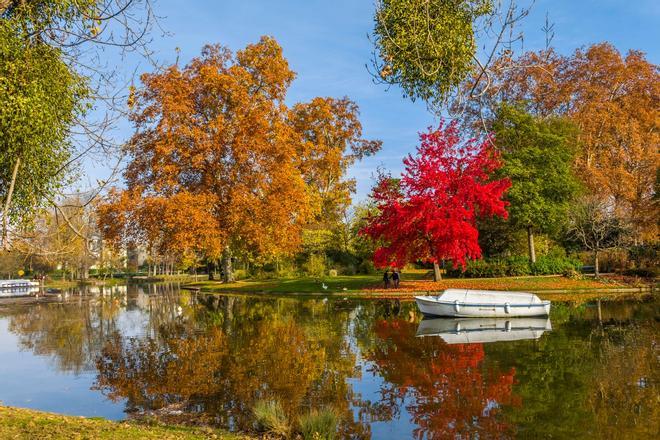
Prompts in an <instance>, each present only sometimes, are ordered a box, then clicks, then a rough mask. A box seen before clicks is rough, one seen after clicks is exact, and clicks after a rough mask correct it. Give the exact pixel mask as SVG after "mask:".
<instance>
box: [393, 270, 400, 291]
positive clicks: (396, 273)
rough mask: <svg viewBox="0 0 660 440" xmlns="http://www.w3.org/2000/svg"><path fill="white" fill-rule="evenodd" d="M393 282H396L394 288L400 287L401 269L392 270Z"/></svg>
mask: <svg viewBox="0 0 660 440" xmlns="http://www.w3.org/2000/svg"><path fill="white" fill-rule="evenodd" d="M392 282H394V288H395V289H398V288H399V271H398V270H396V269H394V271H393V272H392Z"/></svg>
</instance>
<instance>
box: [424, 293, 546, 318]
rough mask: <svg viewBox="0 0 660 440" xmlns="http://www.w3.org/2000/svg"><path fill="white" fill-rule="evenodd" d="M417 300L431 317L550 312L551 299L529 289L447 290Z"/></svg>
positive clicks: (540, 314)
mask: <svg viewBox="0 0 660 440" xmlns="http://www.w3.org/2000/svg"><path fill="white" fill-rule="evenodd" d="M415 301H416V302H417V307H419V310H420V311H421V312H422V313H423V314H424V315H427V316H451V317H457V318H458V317H462V318H480V317H481V318H509V317H513V316H548V315H549V314H550V301H541V299H539V297H538V296H536V295H534V294H533V293H527V292H500V291H495V290H469V289H447V290H445V291H444V292H443V293H442V294H441V295H437V296H416V297H415Z"/></svg>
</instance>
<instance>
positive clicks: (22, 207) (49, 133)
mask: <svg viewBox="0 0 660 440" xmlns="http://www.w3.org/2000/svg"><path fill="white" fill-rule="evenodd" d="M19 24H20V22H19V23H17V22H15V21H14V20H10V19H2V18H0V200H1V201H2V208H1V209H2V211H1V217H2V243H3V245H4V246H5V247H7V246H8V241H7V232H8V228H10V226H11V224H12V223H15V222H18V221H20V220H25V219H27V218H29V217H30V214H31V213H34V212H35V211H36V209H37V208H39V207H40V206H42V205H43V203H44V202H45V201H47V200H48V199H49V197H51V196H52V195H53V193H54V191H55V190H56V189H57V188H58V187H59V186H60V185H61V184H62V182H63V181H64V179H65V177H66V171H67V161H68V160H69V158H70V156H71V152H72V147H71V143H70V140H69V130H70V128H71V126H72V125H73V124H74V122H75V120H76V117H77V116H78V115H80V114H81V113H83V112H84V100H85V96H86V94H87V87H86V82H85V80H84V79H83V78H82V77H80V76H79V75H77V74H76V73H75V72H73V71H72V70H71V69H70V68H69V67H68V66H67V65H66V64H65V63H64V62H63V61H62V59H61V53H60V51H59V50H58V49H56V48H53V47H51V46H48V45H46V44H43V43H41V42H39V41H31V40H30V39H29V38H27V37H26V36H25V35H24V32H27V31H24V30H22V27H21V26H20V25H19Z"/></svg>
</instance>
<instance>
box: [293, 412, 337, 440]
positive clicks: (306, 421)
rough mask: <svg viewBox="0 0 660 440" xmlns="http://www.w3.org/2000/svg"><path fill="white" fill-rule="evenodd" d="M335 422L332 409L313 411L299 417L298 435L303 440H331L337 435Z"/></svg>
mask: <svg viewBox="0 0 660 440" xmlns="http://www.w3.org/2000/svg"><path fill="white" fill-rule="evenodd" d="M337 421H338V416H337V412H336V411H335V410H334V409H332V408H325V409H322V410H315V409H314V410H312V411H310V412H309V413H307V414H305V415H303V416H301V417H300V419H299V423H300V433H301V434H302V436H303V439H305V440H308V439H309V440H311V439H314V440H332V439H334V438H335V436H336V433H337Z"/></svg>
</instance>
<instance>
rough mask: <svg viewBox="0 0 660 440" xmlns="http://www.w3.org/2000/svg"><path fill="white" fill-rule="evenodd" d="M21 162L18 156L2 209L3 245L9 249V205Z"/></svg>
mask: <svg viewBox="0 0 660 440" xmlns="http://www.w3.org/2000/svg"><path fill="white" fill-rule="evenodd" d="M20 164H21V158H20V157H18V158H16V164H15V165H14V171H13V172H12V174H11V182H10V183H9V191H8V192H7V199H6V200H5V207H4V209H3V210H2V246H3V247H4V249H5V250H7V249H9V243H8V242H7V218H8V217H9V206H10V205H11V196H12V194H13V193H14V185H15V184H16V175H17V174H18V167H19V166H20Z"/></svg>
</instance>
